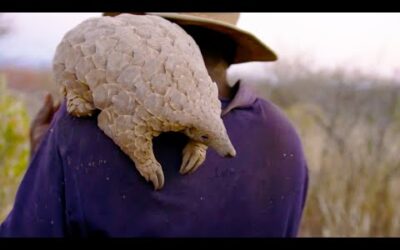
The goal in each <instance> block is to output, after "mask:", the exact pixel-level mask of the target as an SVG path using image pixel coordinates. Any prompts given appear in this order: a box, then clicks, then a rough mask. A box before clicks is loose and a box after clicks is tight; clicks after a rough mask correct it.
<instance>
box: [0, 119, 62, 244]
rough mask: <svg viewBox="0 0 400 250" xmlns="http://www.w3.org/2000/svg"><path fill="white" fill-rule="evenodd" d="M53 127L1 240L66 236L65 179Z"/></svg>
mask: <svg viewBox="0 0 400 250" xmlns="http://www.w3.org/2000/svg"><path fill="white" fill-rule="evenodd" d="M53 126H54V123H53V124H52V126H51V127H50V129H49V131H48V132H47V134H46V136H45V137H44V139H43V141H42V142H41V144H40V146H39V148H38V151H37V152H36V154H35V155H34V157H33V158H32V161H31V162H30V164H29V166H28V169H27V172H26V173H25V175H24V177H23V179H22V182H21V184H20V186H19V189H18V191H17V195H16V198H15V203H14V206H13V208H12V210H11V212H10V213H9V215H8V216H7V218H6V219H5V221H4V222H3V223H2V224H1V225H0V237H62V236H64V231H65V229H64V227H65V219H64V218H65V216H64V211H65V209H64V207H65V204H64V203H65V202H64V177H63V176H64V175H63V166H62V160H61V157H60V154H59V151H58V147H57V136H56V133H55V132H54V129H53Z"/></svg>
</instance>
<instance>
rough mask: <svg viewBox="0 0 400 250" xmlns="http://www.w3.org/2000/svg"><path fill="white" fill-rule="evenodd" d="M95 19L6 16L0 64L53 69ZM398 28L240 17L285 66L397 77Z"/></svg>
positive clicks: (366, 21)
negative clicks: (68, 37) (82, 26)
mask: <svg viewBox="0 0 400 250" xmlns="http://www.w3.org/2000/svg"><path fill="white" fill-rule="evenodd" d="M92 16H100V13H5V14H4V15H3V19H6V20H9V21H10V23H11V25H12V33H11V34H9V35H7V36H6V37H4V38H3V39H0V64H1V63H3V64H4V63H5V62H8V63H9V62H11V61H14V62H15V63H18V64H27V65H42V66H46V65H50V63H51V60H52V57H53V54H54V51H55V48H56V46H57V44H58V42H59V41H60V40H61V38H62V36H63V35H64V34H65V33H66V32H67V31H68V30H69V29H71V28H73V27H74V26H75V25H77V24H78V23H80V22H82V21H83V20H85V19H87V18H89V17H92ZM399 25H400V13H242V14H241V17H240V19H239V22H238V26H239V27H240V28H243V29H246V30H248V31H250V32H251V33H253V34H255V35H256V36H257V37H259V38H260V39H261V40H262V41H263V42H265V43H266V44H267V45H268V46H269V47H270V48H272V49H273V50H274V51H275V52H276V53H277V54H278V56H279V58H280V59H282V60H290V59H293V58H296V57H299V56H301V57H305V58H307V61H311V62H313V63H312V64H313V65H314V66H315V67H322V68H327V67H328V68H329V67H335V66H341V67H345V68H347V69H359V70H361V71H366V72H371V73H377V74H381V75H384V76H392V75H394V74H397V75H398V77H399V76H400V32H399V31H398V29H399V28H398V27H399Z"/></svg>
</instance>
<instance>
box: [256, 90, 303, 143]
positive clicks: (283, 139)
mask: <svg viewBox="0 0 400 250" xmlns="http://www.w3.org/2000/svg"><path fill="white" fill-rule="evenodd" d="M253 108H254V110H255V111H256V113H257V117H258V118H259V119H260V122H261V123H262V125H263V129H264V131H265V133H267V136H268V138H269V140H271V141H274V142H275V143H276V146H281V147H287V146H289V145H290V146H291V147H293V146H296V147H301V141H300V136H299V133H298V131H297V129H296V127H295V125H294V124H293V123H292V121H291V120H290V119H289V117H288V116H287V115H286V114H285V112H284V111H283V109H282V108H280V107H279V106H278V105H276V104H275V103H273V102H272V101H270V100H267V99H264V98H261V97H257V98H256V101H255V102H254V105H253Z"/></svg>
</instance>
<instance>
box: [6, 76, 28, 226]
mask: <svg viewBox="0 0 400 250" xmlns="http://www.w3.org/2000/svg"><path fill="white" fill-rule="evenodd" d="M0 121H1V122H0V221H2V220H3V219H4V218H5V216H6V214H7V213H8V212H9V211H10V209H11V206H12V203H13V200H14V196H15V193H16V189H17V187H18V185H19V183H20V181H21V177H22V175H23V173H24V172H25V169H26V166H27V164H28V158H29V141H28V135H29V117H28V113H27V110H26V107H25V106H24V103H23V102H22V101H20V100H18V98H16V97H15V96H13V95H11V94H10V93H9V91H8V90H7V88H6V83H5V81H4V79H3V78H2V77H1V76H0Z"/></svg>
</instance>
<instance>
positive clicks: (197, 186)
mask: <svg viewBox="0 0 400 250" xmlns="http://www.w3.org/2000/svg"><path fill="white" fill-rule="evenodd" d="M223 107H224V110H223V120H224V123H225V126H226V128H227V131H228V134H229V136H230V139H231V141H232V143H233V145H234V146H235V148H236V151H237V156H236V157H235V158H231V159H229V158H222V157H220V156H218V155H217V153H216V152H215V151H214V150H212V149H208V151H207V158H206V160H205V162H204V163H203V165H202V166H201V167H200V168H199V169H198V170H197V171H196V172H194V173H193V174H191V175H186V176H182V175H180V174H179V167H180V164H181V160H182V159H181V158H182V150H183V147H184V146H185V144H186V143H187V141H188V139H187V137H186V136H185V135H183V134H179V133H165V134H162V135H160V136H159V137H157V138H155V139H154V151H155V155H156V158H157V159H158V160H159V162H160V163H161V165H162V166H163V171H164V174H165V186H164V188H163V189H162V190H161V191H153V188H152V184H151V183H147V182H146V181H145V179H144V178H143V177H141V176H140V174H139V172H138V171H137V170H136V169H135V167H134V163H133V162H132V161H131V160H130V159H129V158H128V156H126V155H125V154H124V153H123V152H122V151H121V150H120V149H119V147H118V146H117V145H116V144H114V142H113V141H112V140H111V139H110V138H108V137H107V136H106V135H105V134H104V133H103V132H102V131H101V130H100V129H99V128H98V126H97V120H96V118H95V117H92V118H75V117H72V116H70V115H69V114H68V113H67V111H66V107H65V105H63V106H62V108H61V109H60V110H59V111H58V112H57V114H56V115H55V118H54V119H53V121H52V124H51V128H50V130H49V131H48V133H47V135H46V136H45V139H44V140H43V141H42V143H41V144H40V147H39V149H38V151H37V153H36V154H35V155H34V157H33V159H32V162H31V163H30V165H29V167H28V170H27V172H26V174H25V176H24V178H23V180H22V183H21V185H20V187H19V190H18V192H17V196H16V200H15V204H14V207H13V209H12V211H11V212H10V214H9V215H8V217H7V218H6V220H5V221H4V222H3V224H2V225H1V226H0V236H29V237H43V236H46V237H47V236H56V237H63V236H83V237H86V236H111V237H130V236H133V237H135V236H136V237H140V236H145V237H294V236H296V235H297V231H298V228H299V223H300V219H301V216H302V211H303V208H304V204H305V198H306V193H307V187H308V170H307V164H306V161H305V158H304V154H303V149H302V145H301V142H300V139H299V136H298V134H297V132H296V130H295V129H294V128H293V126H292V125H291V123H290V122H289V121H288V119H287V118H286V117H285V116H284V115H283V113H282V112H281V111H280V110H279V109H278V108H277V107H276V106H275V105H273V104H272V103H270V102H268V101H266V100H263V99H260V98H257V97H256V96H255V95H254V94H253V92H252V91H251V90H250V89H249V88H248V87H246V85H244V84H239V88H238V91H237V93H236V95H235V97H234V99H233V100H232V101H230V102H229V101H228V102H226V101H223Z"/></svg>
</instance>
